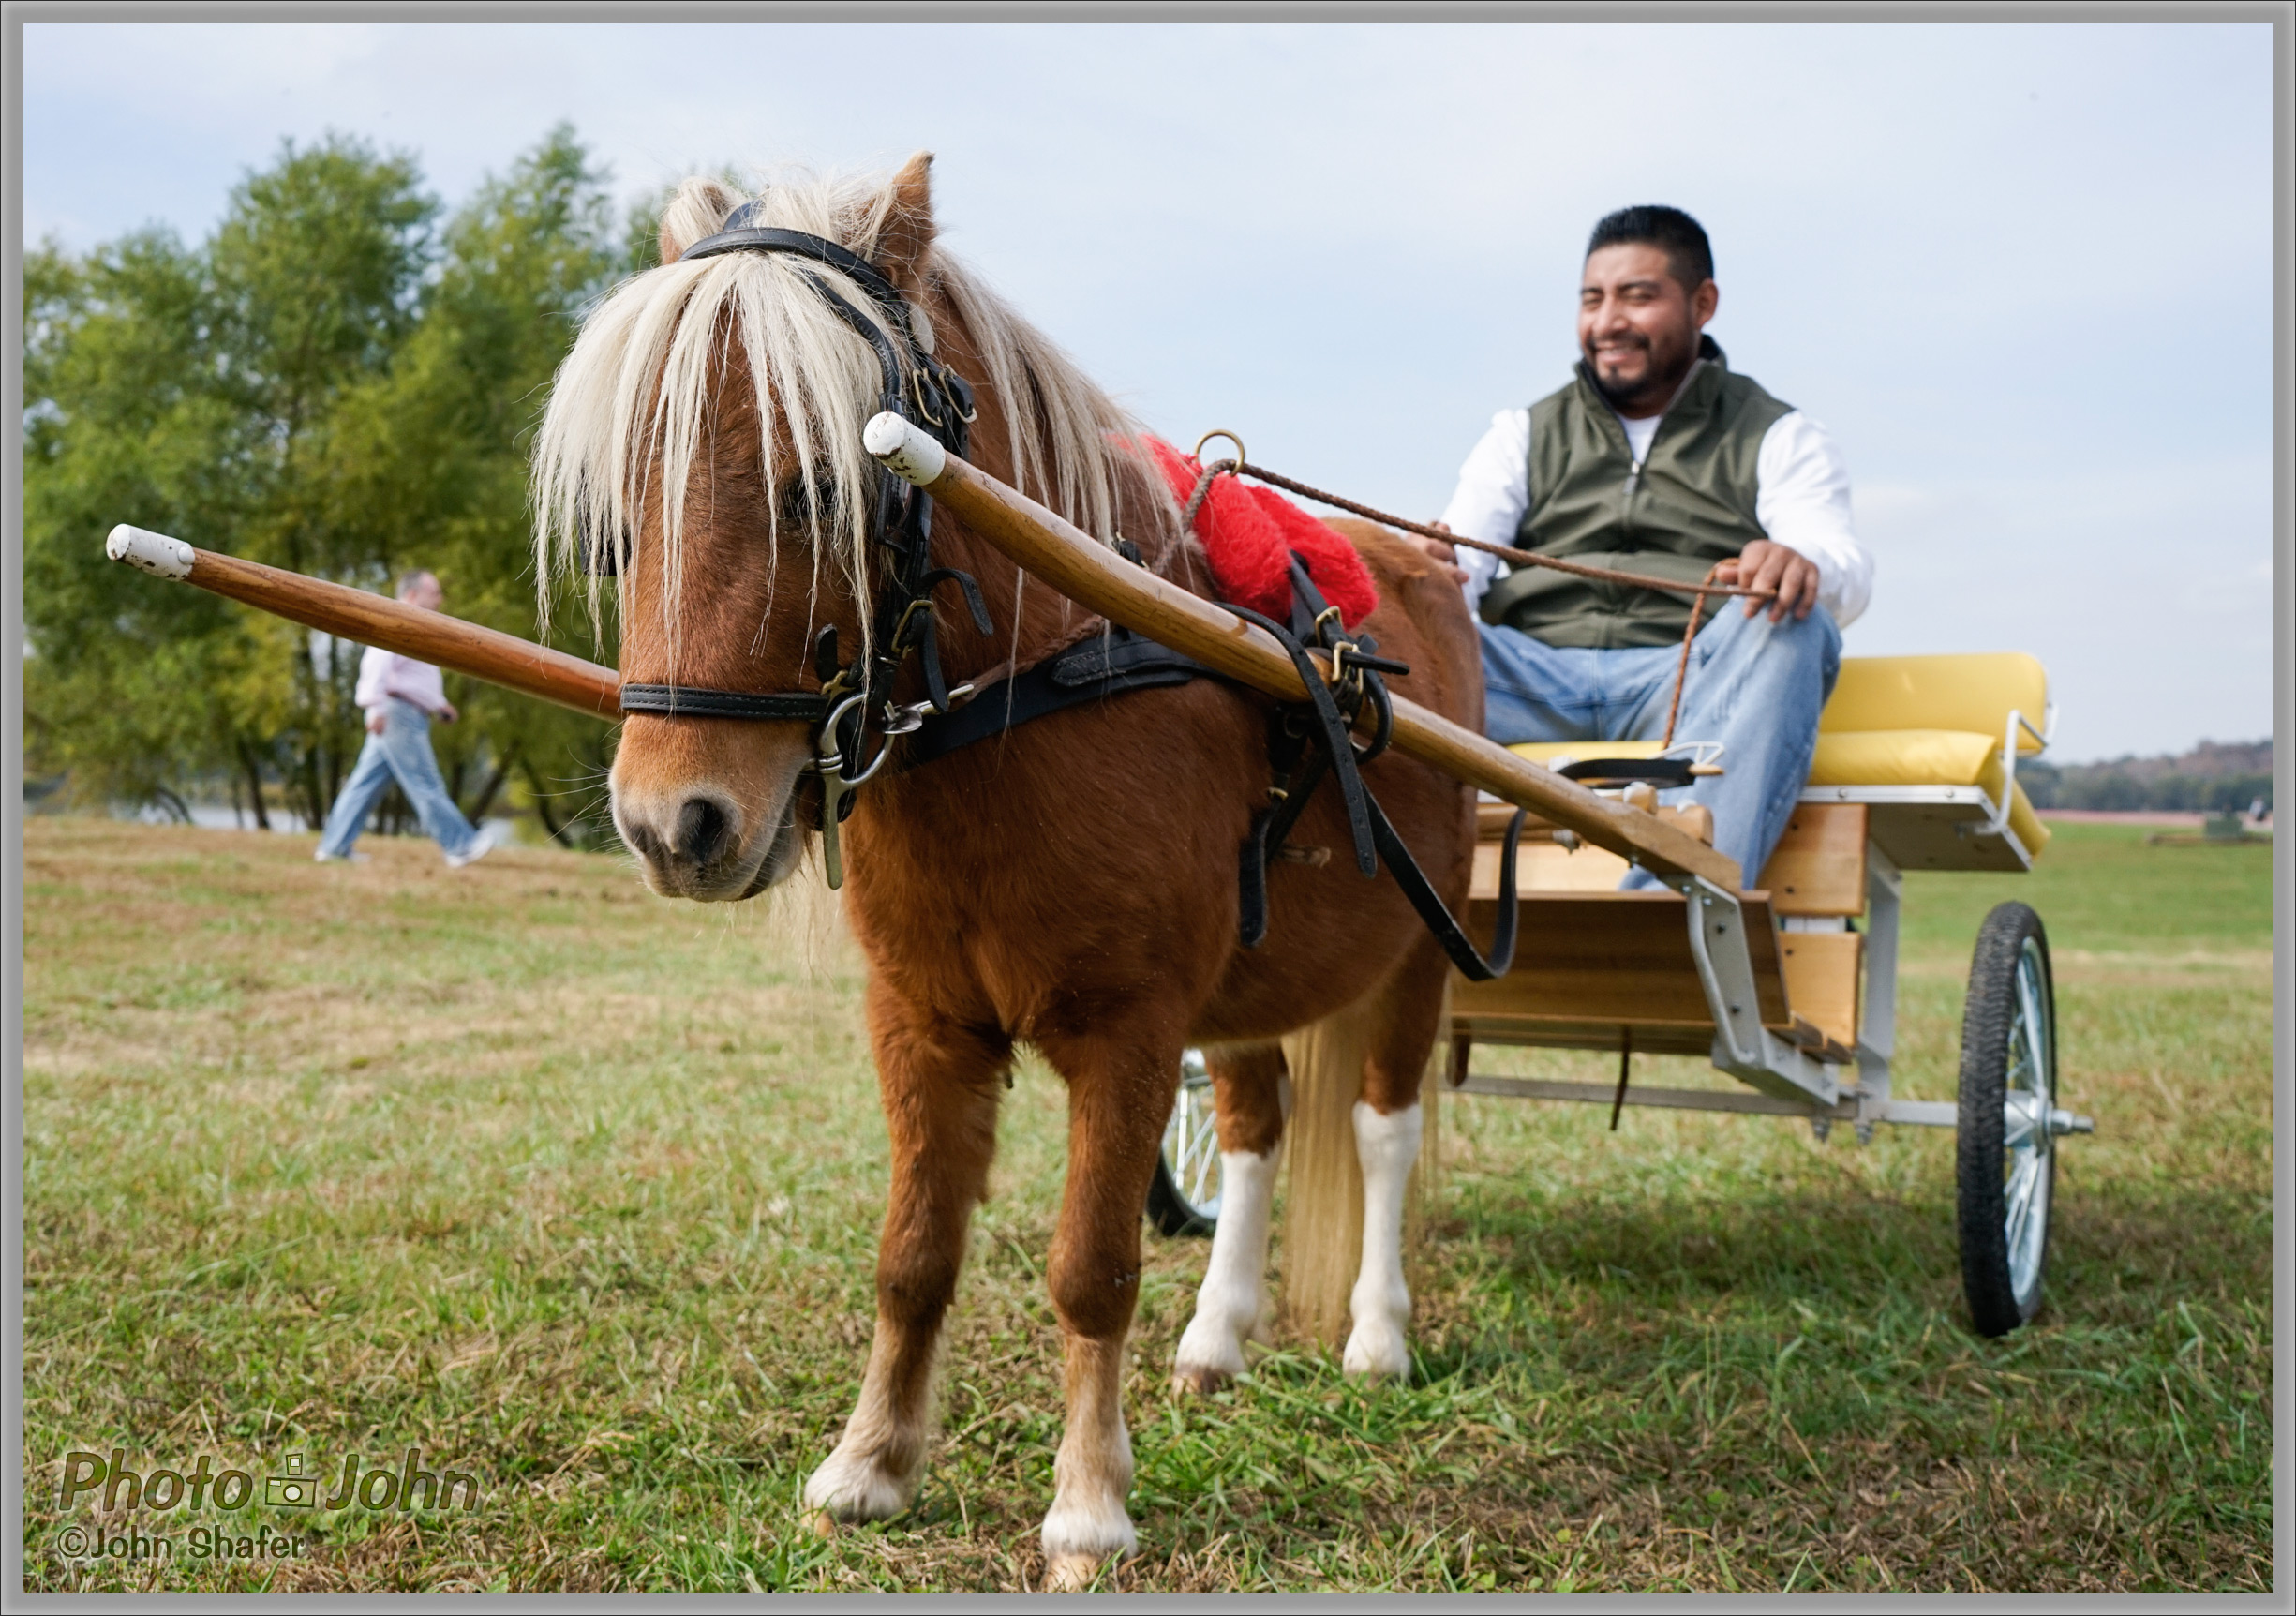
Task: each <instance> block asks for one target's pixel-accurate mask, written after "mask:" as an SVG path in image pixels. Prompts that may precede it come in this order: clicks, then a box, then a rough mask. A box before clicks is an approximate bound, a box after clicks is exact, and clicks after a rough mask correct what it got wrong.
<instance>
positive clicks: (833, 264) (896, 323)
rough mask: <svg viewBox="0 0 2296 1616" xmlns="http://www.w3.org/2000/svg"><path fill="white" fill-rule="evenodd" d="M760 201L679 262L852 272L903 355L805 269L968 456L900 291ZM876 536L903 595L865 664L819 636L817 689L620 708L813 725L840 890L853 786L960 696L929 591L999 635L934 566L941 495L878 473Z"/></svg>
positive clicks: (659, 695)
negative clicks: (781, 220)
mask: <svg viewBox="0 0 2296 1616" xmlns="http://www.w3.org/2000/svg"><path fill="white" fill-rule="evenodd" d="M758 207H759V204H758V203H757V202H744V203H742V205H741V206H739V207H738V208H736V209H735V210H734V212H733V213H732V215H731V216H730V217H727V219H726V221H725V224H724V227H723V229H721V230H719V231H718V232H717V233H716V234H714V235H708V236H704V237H703V238H702V239H701V240H699V241H697V242H695V243H694V244H693V246H692V247H687V248H686V250H685V251H684V252H683V253H682V254H680V255H679V258H680V262H683V261H684V260H687V259H696V258H714V257H717V256H718V255H719V254H721V253H728V252H779V253H789V254H792V255H794V256H796V257H798V258H809V259H812V260H813V262H816V263H820V264H825V265H827V267H829V268H831V269H834V270H836V271H838V272H839V273H840V274H842V275H843V276H844V277H847V278H848V279H850V280H851V281H852V282H853V283H854V284H855V285H857V286H858V287H859V288H860V289H861V291H862V292H864V293H865V294H866V295H867V296H868V298H869V300H870V302H871V303H872V304H873V305H875V306H876V308H877V311H878V312H879V313H880V314H882V315H883V316H884V317H885V323H886V325H887V326H890V327H891V328H892V330H893V331H894V332H896V333H898V334H899V337H900V341H901V346H900V347H899V348H896V347H895V346H894V343H893V341H892V339H891V338H889V337H887V335H886V332H885V331H884V329H882V328H881V327H880V326H879V325H878V324H877V323H876V322H874V321H872V320H871V319H870V318H869V317H868V316H867V315H865V314H863V313H862V312H861V311H860V310H859V309H858V308H857V307H854V305H853V304H852V302H851V301H849V300H848V299H847V298H846V297H845V296H844V295H843V293H842V292H839V291H838V290H837V289H836V288H835V287H833V286H831V285H830V284H829V283H828V282H827V280H825V279H823V278H822V277H820V276H818V275H815V274H813V273H812V272H811V271H808V270H802V269H801V270H799V271H798V274H799V276H801V277H803V278H804V280H805V281H806V283H807V284H808V285H810V286H811V287H812V288H813V292H815V294H816V295H818V296H819V297H820V298H821V300H822V301H823V302H824V303H825V304H827V306H828V307H829V310H830V312H831V313H833V314H835V315H836V316H837V317H838V318H839V319H840V320H842V321H843V322H845V323H846V324H847V325H848V326H851V327H852V328H853V330H854V331H855V332H857V334H859V336H860V337H862V339H863V340H865V341H866V342H867V343H868V344H869V346H870V349H871V351H872V352H874V353H875V354H876V356H877V367H878V370H879V372H880V373H881V378H882V383H883V384H882V387H881V390H880V394H879V400H878V408H879V410H881V411H892V412H893V413H895V414H897V415H900V416H901V417H902V418H903V419H904V420H907V421H909V422H910V423H912V424H913V425H915V426H917V427H918V428H919V429H920V430H922V431H924V432H925V433H926V434H928V435H929V436H931V437H932V438H933V439H934V440H935V441H938V442H939V443H940V444H941V445H942V447H944V448H946V449H947V451H948V452H949V453H950V454H952V455H957V456H962V455H963V454H964V450H965V429H966V428H967V427H968V426H971V425H972V423H973V420H974V417H975V413H976V412H975V410H974V407H973V389H972V387H971V385H970V384H969V383H967V382H965V380H964V378H963V377H962V376H960V375H958V374H957V373H956V372H955V371H954V370H951V369H950V368H949V367H947V366H946V365H943V364H942V363H941V362H940V361H939V360H937V359H935V358H934V357H933V356H932V354H930V353H928V352H925V350H924V348H923V346H922V345H921V344H920V343H919V342H918V341H917V330H916V327H915V326H914V325H913V324H912V323H911V322H910V319H909V307H908V305H907V303H906V302H904V301H903V300H902V295H901V293H900V292H898V291H897V290H895V288H894V286H893V283H892V282H891V281H890V280H888V279H887V278H886V277H885V276H884V275H883V274H882V273H881V272H880V271H879V270H878V269H877V268H876V266H875V265H873V264H872V263H870V262H868V261H867V260H866V259H864V258H862V257H861V256H860V255H859V254H857V253H856V252H853V251H852V250H850V249H849V248H846V247H840V246H839V245H838V244H837V243H836V242H833V241H830V240H827V238H825V237H822V236H817V235H809V234H807V233H806V232H803V231H797V230H783V229H780V228H779V227H776V226H770V225H753V224H751V223H750V222H749V221H750V220H751V219H753V218H754V217H756V214H757V210H758ZM870 538H871V540H872V543H874V544H878V545H882V546H885V547H886V548H887V550H889V551H890V552H891V553H892V578H891V585H892V587H891V588H890V589H889V590H888V591H887V592H886V593H885V595H884V596H883V598H882V599H881V600H880V601H879V602H878V605H877V614H876V622H875V625H874V633H873V635H872V640H873V645H872V649H871V651H870V652H869V653H868V655H867V656H866V657H864V656H863V655H861V654H860V653H856V655H855V656H854V659H853V660H852V661H851V662H850V663H842V664H841V663H840V661H839V658H838V648H837V630H836V628H835V627H834V626H831V627H827V628H824V629H823V630H822V631H821V633H820V635H819V636H817V637H816V638H815V640H814V642H813V670H814V676H815V677H816V678H817V679H818V680H819V681H820V688H819V689H818V690H810V691H809V690H793V691H747V690H713V689H708V688H706V687H704V686H700V685H691V684H624V685H623V686H622V687H621V710H622V711H624V712H626V713H627V712H642V713H647V714H650V715H658V716H662V717H669V718H738V719H747V720H751V721H753V722H757V723H768V724H770V723H806V724H811V725H813V761H812V762H811V763H809V764H808V765H807V767H808V768H810V769H812V770H813V771H816V772H818V773H819V774H820V776H821V826H820V829H821V833H822V850H823V864H824V867H825V873H826V874H827V877H828V883H829V885H830V886H831V887H837V886H840V885H842V883H843V880H844V864H843V859H842V854H841V852H840V849H839V845H838V833H837V828H838V826H839V825H840V824H841V823H842V822H843V820H844V818H845V815H848V814H850V813H852V811H853V792H854V788H855V787H857V786H859V785H860V784H861V783H862V782H863V781H865V780H867V779H869V778H870V777H871V776H872V775H873V774H874V773H876V771H878V769H879V768H881V767H882V766H883V765H884V763H885V759H886V756H887V753H888V751H889V750H890V744H891V741H892V738H893V737H894V736H896V735H901V734H904V733H906V732H908V731H909V730H912V729H915V728H916V727H917V726H918V725H919V724H920V723H922V722H923V720H924V717H925V714H926V713H927V712H934V713H945V712H947V711H949V702H950V698H951V692H950V691H949V689H948V682H947V679H946V678H945V677H944V676H943V674H942V672H941V655H940V648H939V644H938V642H937V640H936V638H935V634H934V628H933V615H932V591H934V590H936V589H938V588H939V587H940V586H941V585H942V584H945V583H954V584H955V585H956V586H957V587H958V589H959V590H960V591H962V592H963V595H964V601H965V605H966V606H968V607H969V608H970V609H971V615H972V619H973V626H974V627H975V628H976V629H977V630H978V631H979V632H980V634H981V635H982V636H987V635H989V634H991V633H992V632H993V625H992V624H991V622H990V621H989V608H988V606H986V605H985V604H984V603H983V601H982V600H981V596H980V586H979V585H978V584H977V583H975V582H974V580H973V579H972V577H971V576H969V575H967V574H965V573H962V572H958V571H956V570H954V569H952V568H947V567H935V566H934V565H933V564H932V499H931V497H930V496H928V495H927V494H926V493H925V492H924V490H923V489H921V488H917V487H913V486H910V485H909V484H907V483H905V482H903V481H902V479H900V478H898V477H894V476H891V475H889V474H887V473H886V472H884V471H878V472H877V481H876V495H875V507H874V510H873V511H872V516H871V519H870ZM624 543H625V545H626V544H627V539H626V537H625V540H624ZM619 560H620V558H619V557H617V556H614V555H611V554H608V555H604V556H598V555H595V554H594V553H592V552H591V551H590V550H589V549H588V548H587V547H586V548H585V551H584V554H583V562H584V565H585V566H586V568H588V569H589V570H590V571H592V572H597V573H604V574H612V573H615V572H618V571H619V565H618V562H619ZM912 652H914V653H916V654H917V657H918V659H919V665H920V667H921V669H922V671H923V674H924V679H925V699H924V700H923V701H921V702H917V703H913V704H911V705H910V706H908V707H896V706H894V705H893V702H892V699H891V698H892V690H893V683H894V681H895V679H896V678H897V677H898V676H899V674H900V672H901V669H902V666H903V665H904V664H905V663H906V662H907V661H908V659H909V656H910V654H911V653H912ZM957 694H962V692H958V693H957ZM872 717H873V718H875V719H876V720H877V721H878V728H879V731H880V735H879V740H878V745H877V751H876V755H875V756H873V757H872V758H870V759H869V761H868V762H867V763H866V764H864V763H862V762H861V761H860V759H861V753H862V748H863V746H864V744H865V732H866V730H867V729H868V727H869V722H870V720H871V719H872Z"/></svg>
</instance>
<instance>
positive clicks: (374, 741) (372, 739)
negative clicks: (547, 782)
mask: <svg viewBox="0 0 2296 1616" xmlns="http://www.w3.org/2000/svg"><path fill="white" fill-rule="evenodd" d="M393 780H396V781H397V782H398V788H399V789H400V790H401V791H403V792H405V793H406V795H407V801H408V803H409V804H410V806H411V807H412V808H413V809H414V812H415V816H416V817H417V818H418V819H420V820H421V821H422V822H423V830H424V833H425V834H426V835H428V836H429V837H430V838H431V840H433V841H434V842H436V843H438V844H439V845H440V846H441V847H443V848H445V849H446V850H447V852H449V853H450V854H462V853H467V852H469V851H470V845H471V843H472V842H474V841H476V840H477V838H478V832H477V831H476V830H473V829H472V828H471V825H470V820H468V819H466V818H464V817H463V816H462V810H461V809H459V808H457V807H455V799H454V798H452V797H450V796H448V795H447V791H446V782H445V781H443V780H441V779H440V778H439V760H438V759H437V758H436V757H434V756H431V751H430V714H429V713H427V712H425V711H423V710H422V709H421V708H419V707H417V706H415V705H414V703H412V702H410V701H401V700H399V699H398V697H396V696H392V697H391V698H390V699H389V700H388V701H387V702H385V703H384V704H383V709H382V733H381V734H380V735H377V734H375V733H374V732H373V731H371V730H370V731H368V733H367V737H366V744H365V746H363V747H361V748H360V750H359V761H358V762H357V763H356V764H354V765H352V767H351V771H350V779H349V780H346V781H344V782H343V789H342V791H341V793H340V794H339V795H338V796H336V798H335V808H334V810H333V811H332V812H331V813H329V814H328V815H327V831H326V834H325V835H323V836H321V838H320V839H319V850H320V851H321V852H322V853H326V854H329V855H332V856H335V857H340V856H342V855H344V854H346V853H349V852H350V845H351V844H352V843H353V842H356V841H357V840H358V839H359V832H360V831H362V830H365V829H366V816H367V815H368V814H370V813H372V812H373V811H374V807H375V803H376V802H377V801H379V800H380V798H381V796H382V793H383V791H384V789H385V788H386V787H388V786H390V784H391V782H392V781H393Z"/></svg>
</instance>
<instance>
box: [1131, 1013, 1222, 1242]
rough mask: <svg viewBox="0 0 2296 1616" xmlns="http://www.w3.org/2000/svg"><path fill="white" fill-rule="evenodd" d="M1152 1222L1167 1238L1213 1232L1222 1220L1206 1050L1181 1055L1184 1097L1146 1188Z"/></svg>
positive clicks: (1166, 1128)
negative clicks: (1168, 1236) (1205, 1066)
mask: <svg viewBox="0 0 2296 1616" xmlns="http://www.w3.org/2000/svg"><path fill="white" fill-rule="evenodd" d="M1148 1218H1149V1220H1150V1221H1151V1222H1153V1223H1155V1226H1156V1230H1157V1232H1158V1233H1159V1234H1211V1233H1212V1230H1213V1227H1214V1226H1215V1224H1217V1223H1218V1222H1219V1220H1220V1136H1219V1130H1218V1129H1217V1128H1216V1127H1215V1125H1214V1122H1213V1116H1212V1074H1211V1073H1210V1072H1208V1071H1206V1070H1204V1056H1203V1051H1201V1050H1199V1049H1191V1050H1188V1051H1186V1052H1185V1054H1183V1055H1181V1057H1180V1098H1179V1100H1177V1101H1176V1102H1175V1103H1174V1104H1173V1106H1172V1119H1171V1120H1170V1122H1168V1123H1166V1124H1165V1125H1164V1148H1163V1150H1162V1151H1161V1152H1159V1153H1158V1155H1157V1157H1156V1175H1155V1178H1154V1179H1153V1180H1152V1181H1151V1182H1150V1183H1149V1185H1148Z"/></svg>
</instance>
